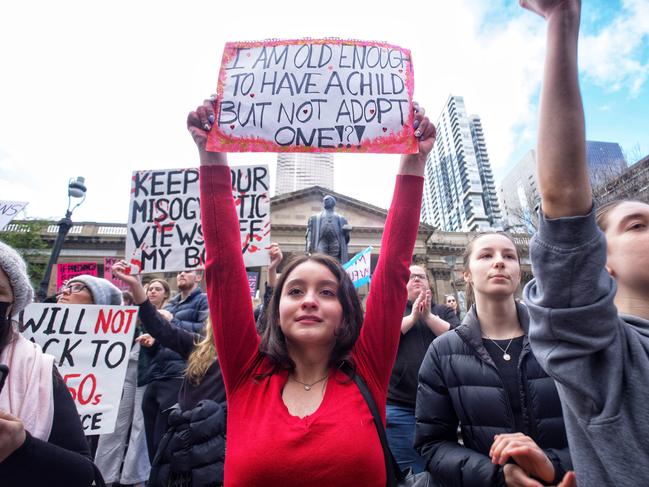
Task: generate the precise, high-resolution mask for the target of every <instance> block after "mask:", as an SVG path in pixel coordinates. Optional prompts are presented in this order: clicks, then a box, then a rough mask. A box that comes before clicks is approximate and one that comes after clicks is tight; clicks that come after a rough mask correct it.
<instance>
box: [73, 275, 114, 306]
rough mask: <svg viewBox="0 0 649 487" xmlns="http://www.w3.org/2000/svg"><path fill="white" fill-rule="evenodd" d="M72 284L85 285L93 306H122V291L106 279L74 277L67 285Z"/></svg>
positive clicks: (84, 276) (83, 276) (87, 276)
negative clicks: (90, 295)
mask: <svg viewBox="0 0 649 487" xmlns="http://www.w3.org/2000/svg"><path fill="white" fill-rule="evenodd" d="M73 282H81V283H83V284H85V285H86V287H87V288H88V290H89V291H90V294H92V300H93V302H94V304H114V305H120V304H122V291H120V290H119V288H118V287H117V286H115V285H114V284H113V283H112V282H110V281H107V280H106V279H102V278H101V277H95V276H90V275H88V274H83V275H81V276H74V277H73V278H72V279H70V280H69V281H68V284H71V283H73Z"/></svg>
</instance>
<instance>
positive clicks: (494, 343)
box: [415, 233, 572, 487]
mask: <svg viewBox="0 0 649 487" xmlns="http://www.w3.org/2000/svg"><path fill="white" fill-rule="evenodd" d="M464 266H465V272H464V277H465V280H466V282H467V297H468V299H471V295H472V293H473V292H474V293H475V301H476V304H475V305H474V306H472V307H471V308H470V310H469V313H468V314H467V316H466V317H465V318H464V321H463V323H462V325H461V326H459V327H458V328H456V329H455V330H452V331H451V332H449V333H446V334H444V335H442V336H441V337H439V338H437V339H436V340H435V341H434V342H433V344H432V345H431V347H430V348H429V349H428V352H427V354H426V357H425V359H424V361H423V363H422V366H421V369H420V371H419V387H418V392H417V405H416V418H417V423H416V428H415V447H416V449H417V450H418V451H419V452H420V454H421V455H422V456H423V457H424V459H425V460H426V467H427V470H428V471H429V472H430V473H431V474H432V475H433V477H434V479H435V480H436V481H437V482H438V483H439V484H441V485H444V486H469V485H470V486H485V487H487V486H506V485H522V482H525V481H527V482H529V481H530V479H534V480H536V481H540V482H543V483H545V484H546V485H549V484H552V485H555V484H556V483H557V482H558V481H559V480H561V478H562V477H563V476H564V474H565V472H567V471H568V470H570V469H571V468H572V464H571V460H570V454H569V451H568V442H567V439H566V432H565V427H564V423H563V416H562V411H561V403H560V401H559V396H558V394H557V390H556V387H555V385H554V382H553V380H552V379H551V378H550V377H549V376H548V375H547V374H546V373H545V372H544V371H543V369H541V367H540V365H539V364H538V362H537V361H536V358H535V357H534V354H533V353H532V350H531V349H530V346H529V342H528V339H527V329H528V324H529V315H528V312H527V308H526V307H525V306H524V305H522V304H520V303H517V302H516V301H515V300H514V293H515V292H516V290H517V289H518V286H519V284H520V263H519V261H518V252H517V249H516V246H515V244H514V242H513V241H512V240H511V239H510V238H509V237H508V236H506V235H505V234H499V233H491V234H482V235H480V236H479V237H478V238H476V239H474V240H473V241H472V242H471V243H470V244H469V246H468V247H467V251H466V253H465V259H464ZM458 424H459V425H460V427H461V435H462V440H463V444H460V443H458V438H457V427H458ZM525 485H527V484H525Z"/></svg>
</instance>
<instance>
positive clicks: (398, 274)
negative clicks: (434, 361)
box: [354, 104, 435, 403]
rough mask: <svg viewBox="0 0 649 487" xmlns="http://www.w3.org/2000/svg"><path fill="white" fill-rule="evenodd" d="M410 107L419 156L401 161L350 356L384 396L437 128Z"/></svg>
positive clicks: (394, 350) (412, 155)
mask: <svg viewBox="0 0 649 487" xmlns="http://www.w3.org/2000/svg"><path fill="white" fill-rule="evenodd" d="M414 108H415V110H416V113H415V127H414V129H415V132H414V136H415V137H417V138H418V140H419V152H418V153H416V154H410V155H403V156H402V157H401V163H400V166H399V174H398V176H397V182H396V184H395V189H394V195H393V197H392V204H391V206H390V211H389V212H388V218H387V221H386V223H385V230H384V231H383V238H382V239H381V253H380V255H379V262H378V264H377V267H376V270H375V272H374V275H373V276H372V284H371V286H370V294H369V296H368V299H367V308H366V313H365V321H364V323H363V328H362V330H361V335H360V338H359V340H358V342H357V343H356V347H355V351H354V353H355V354H356V355H357V357H358V358H359V359H360V360H359V362H360V363H362V364H365V365H367V366H368V370H365V371H364V372H365V373H366V377H364V378H365V380H366V381H367V382H368V385H375V386H377V387H379V388H380V389H381V390H382V391H385V390H387V386H388V381H389V380H390V373H391V371H392V365H393V363H394V358H395V356H396V352H397V347H398V344H399V334H400V329H401V320H402V315H403V310H404V308H405V305H406V299H407V292H406V284H407V282H408V276H409V274H410V273H409V266H410V261H411V260H412V250H413V248H414V246H415V240H416V239H417V232H418V230H419V215H420V210H421V194H422V189H423V184H424V179H423V175H424V167H425V165H426V158H427V156H428V154H429V152H430V151H431V149H432V147H433V144H434V142H435V126H434V125H433V124H432V123H431V122H430V121H429V120H428V118H427V117H426V116H425V112H424V110H423V109H422V108H419V107H418V106H417V105H416V104H415V106H414ZM373 381H375V382H373ZM383 399H384V398H383ZM377 401H378V398H377ZM377 403H378V402H377Z"/></svg>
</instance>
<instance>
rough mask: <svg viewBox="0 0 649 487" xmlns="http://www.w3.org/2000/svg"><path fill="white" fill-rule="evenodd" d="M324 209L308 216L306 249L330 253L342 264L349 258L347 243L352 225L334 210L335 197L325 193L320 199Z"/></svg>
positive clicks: (309, 251) (311, 251)
mask: <svg viewBox="0 0 649 487" xmlns="http://www.w3.org/2000/svg"><path fill="white" fill-rule="evenodd" d="M322 204H323V206H324V210H322V212H321V213H318V214H315V215H312V216H310V217H309V223H308V224H307V227H306V251H307V252H308V253H310V254H313V253H315V252H321V253H323V254H327V255H330V256H331V257H334V258H335V259H338V261H339V262H340V263H342V264H344V263H345V262H347V261H348V260H349V254H348V252H347V244H348V243H349V233H350V232H351V230H352V226H351V225H350V224H349V223H347V220H346V219H345V218H344V217H342V216H340V215H339V214H338V213H336V212H335V211H334V207H335V206H336V198H334V197H333V196H331V195H326V196H325V197H324V198H323V199H322Z"/></svg>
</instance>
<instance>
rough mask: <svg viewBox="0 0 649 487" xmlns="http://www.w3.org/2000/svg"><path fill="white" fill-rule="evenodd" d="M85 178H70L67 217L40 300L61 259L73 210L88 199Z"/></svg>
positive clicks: (49, 263)
mask: <svg viewBox="0 0 649 487" xmlns="http://www.w3.org/2000/svg"><path fill="white" fill-rule="evenodd" d="M85 182H86V180H85V178H82V177H81V176H79V177H77V179H70V181H69V183H68V209H67V211H66V212H65V217H63V218H62V219H61V220H60V221H59V223H58V225H59V233H58V235H57V236H56V241H55V242H54V248H52V254H51V255H50V260H49V262H48V263H47V268H46V269H45V275H44V276H43V280H42V281H41V285H40V287H39V289H38V300H39V301H43V300H44V299H45V298H46V297H47V288H48V287H49V285H50V277H51V275H52V267H54V264H56V261H57V260H58V259H59V254H60V253H61V248H62V247H63V241H64V240H65V237H66V236H67V235H68V232H69V231H70V229H71V228H72V212H73V211H74V210H76V209H77V207H78V206H79V205H80V204H81V203H83V202H84V201H85V199H86V191H87V189H86V185H85ZM77 199H78V200H80V201H79V202H78V203H77V204H76V205H74V206H72V203H73V200H77Z"/></svg>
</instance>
